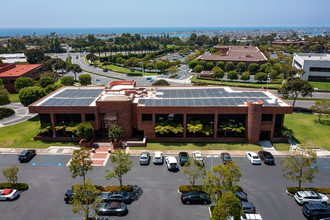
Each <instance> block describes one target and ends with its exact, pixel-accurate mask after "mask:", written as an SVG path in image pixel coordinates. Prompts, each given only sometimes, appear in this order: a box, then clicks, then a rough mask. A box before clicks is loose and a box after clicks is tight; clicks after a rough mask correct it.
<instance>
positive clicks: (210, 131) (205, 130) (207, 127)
mask: <svg viewBox="0 0 330 220" xmlns="http://www.w3.org/2000/svg"><path fill="white" fill-rule="evenodd" d="M202 133H203V134H205V135H206V136H209V135H210V134H213V128H212V127H211V126H210V125H208V124H206V125H204V126H203V129H202Z"/></svg>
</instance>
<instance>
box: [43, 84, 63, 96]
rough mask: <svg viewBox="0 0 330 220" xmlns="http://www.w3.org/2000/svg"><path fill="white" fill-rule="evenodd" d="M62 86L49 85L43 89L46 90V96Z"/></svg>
mask: <svg viewBox="0 0 330 220" xmlns="http://www.w3.org/2000/svg"><path fill="white" fill-rule="evenodd" d="M62 86H63V84H52V85H49V86H47V87H46V88H45V90H46V94H49V93H51V92H54V91H55V90H57V89H59V88H61V87H62Z"/></svg>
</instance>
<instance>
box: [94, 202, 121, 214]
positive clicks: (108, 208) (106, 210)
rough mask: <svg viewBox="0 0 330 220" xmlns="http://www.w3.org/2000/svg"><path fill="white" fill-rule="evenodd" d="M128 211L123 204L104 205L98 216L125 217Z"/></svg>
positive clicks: (111, 203)
mask: <svg viewBox="0 0 330 220" xmlns="http://www.w3.org/2000/svg"><path fill="white" fill-rule="evenodd" d="M126 211H127V205H126V204H125V203H123V202H110V203H102V204H101V206H100V208H99V212H98V215H117V216H120V215H123V214H125V213H126Z"/></svg>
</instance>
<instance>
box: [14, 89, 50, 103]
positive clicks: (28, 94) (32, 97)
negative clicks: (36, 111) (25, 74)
mask: <svg viewBox="0 0 330 220" xmlns="http://www.w3.org/2000/svg"><path fill="white" fill-rule="evenodd" d="M45 95H47V94H46V90H45V89H43V88H40V87H27V88H23V89H21V90H20V91H19V94H18V97H19V100H20V102H21V103H22V105H24V106H25V107H27V106H29V105H30V104H32V103H34V102H35V101H38V100H39V99H41V98H42V97H44V96H45Z"/></svg>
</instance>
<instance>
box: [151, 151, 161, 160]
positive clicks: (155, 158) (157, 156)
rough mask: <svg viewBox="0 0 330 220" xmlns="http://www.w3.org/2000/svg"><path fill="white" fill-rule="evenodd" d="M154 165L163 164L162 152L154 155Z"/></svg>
mask: <svg viewBox="0 0 330 220" xmlns="http://www.w3.org/2000/svg"><path fill="white" fill-rule="evenodd" d="M153 162H154V163H163V153H162V152H160V151H156V152H155V153H154V159H153Z"/></svg>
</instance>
